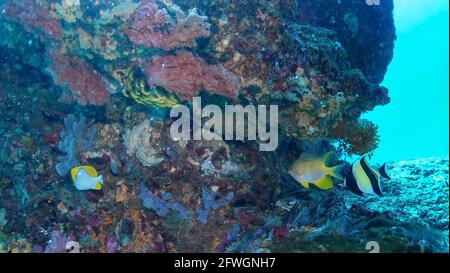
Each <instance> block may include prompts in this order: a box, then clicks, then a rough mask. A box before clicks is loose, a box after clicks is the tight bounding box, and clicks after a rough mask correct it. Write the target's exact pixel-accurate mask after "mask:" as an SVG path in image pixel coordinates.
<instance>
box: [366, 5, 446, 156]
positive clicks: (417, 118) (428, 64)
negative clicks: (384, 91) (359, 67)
mask: <svg viewBox="0 0 450 273" xmlns="http://www.w3.org/2000/svg"><path fill="white" fill-rule="evenodd" d="M448 19H449V17H448V1H445V0H438V1H428V2H425V1H407V0H398V1H394V20H395V22H396V29H397V41H396V44H395V49H394V59H393V60H392V62H391V64H390V65H389V68H388V71H387V73H386V76H385V78H384V82H383V84H384V85H385V86H387V87H388V88H389V89H391V90H396V91H395V92H391V93H390V95H391V103H390V104H389V105H386V106H384V107H380V108H376V109H375V110H374V111H373V112H371V113H369V114H367V116H366V117H367V118H368V119H370V120H373V121H374V122H375V123H376V124H378V125H379V126H380V135H382V138H381V141H380V146H379V148H378V149H377V151H376V152H375V156H374V160H376V161H380V162H382V161H391V160H400V159H413V158H417V157H431V156H444V157H448V150H449V148H448V139H449V137H448V132H449V128H448V123H449V121H448V115H447V113H448V112H449V111H448V94H449V92H448V90H449V86H448V76H447V75H448V72H449V71H448V67H449V65H448V60H449V58H448V52H449V48H448V33H449V30H448ZM419 52H427V54H420V53H419ZM405 69H406V70H405ZM423 93H426V94H427V95H426V96H423V95H422V94H423ZM418 124H420V125H421V126H420V128H419V127H418V126H417V125H418ZM398 138H402V141H401V142H399V141H398Z"/></svg>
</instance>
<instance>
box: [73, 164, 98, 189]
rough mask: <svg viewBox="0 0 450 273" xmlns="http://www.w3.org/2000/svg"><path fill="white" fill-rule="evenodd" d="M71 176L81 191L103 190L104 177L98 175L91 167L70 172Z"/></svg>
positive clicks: (78, 168) (80, 167)
mask: <svg viewBox="0 0 450 273" xmlns="http://www.w3.org/2000/svg"><path fill="white" fill-rule="evenodd" d="M70 176H71V177H72V181H73V183H74V185H75V188H77V190H80V191H85V190H101V189H102V185H103V176H102V175H100V176H99V175H98V174H97V171H96V170H95V169H94V168H93V167H91V166H78V167H75V168H73V169H72V170H70Z"/></svg>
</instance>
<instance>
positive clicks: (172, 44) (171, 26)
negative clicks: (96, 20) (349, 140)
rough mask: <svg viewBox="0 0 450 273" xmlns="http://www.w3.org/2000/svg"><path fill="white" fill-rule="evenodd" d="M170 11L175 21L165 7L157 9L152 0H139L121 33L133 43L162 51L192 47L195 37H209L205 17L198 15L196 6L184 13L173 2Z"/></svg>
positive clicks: (194, 44) (194, 43)
mask: <svg viewBox="0 0 450 273" xmlns="http://www.w3.org/2000/svg"><path fill="white" fill-rule="evenodd" d="M172 10H173V11H174V12H175V15H176V20H174V19H173V18H172V17H171V16H170V15H169V13H168V12H167V10H166V9H164V8H162V9H159V8H158V5H157V4H156V3H155V1H154V0H142V1H141V3H140V5H139V7H138V8H137V10H136V11H135V13H134V14H133V17H132V24H131V26H130V27H129V28H128V29H127V30H125V34H126V35H127V36H128V37H129V38H130V40H131V41H132V42H133V43H135V44H138V45H142V46H145V47H157V48H163V49H165V50H171V49H175V48H180V47H195V46H196V45H197V44H196V41H195V40H196V39H197V38H201V37H209V35H210V31H209V27H210V25H209V24H208V23H207V22H206V19H207V18H206V17H205V16H200V15H198V13H197V10H196V9H191V10H190V11H189V12H188V13H185V12H183V11H182V10H181V9H180V8H179V7H178V6H176V5H173V6H172Z"/></svg>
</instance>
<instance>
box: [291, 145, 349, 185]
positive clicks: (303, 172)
mask: <svg viewBox="0 0 450 273" xmlns="http://www.w3.org/2000/svg"><path fill="white" fill-rule="evenodd" d="M332 154H333V152H327V153H325V154H324V155H323V156H317V155H310V154H302V155H301V156H300V158H299V159H297V160H296V161H295V162H294V163H293V164H292V166H291V167H290V169H289V174H290V175H291V176H292V178H294V179H295V180H296V181H297V182H299V183H300V185H302V186H303V187H305V188H309V184H313V185H315V186H316V187H318V188H319V189H322V190H329V189H331V188H332V187H333V181H332V177H334V178H336V179H339V180H343V179H344V178H343V177H342V175H341V174H340V171H341V168H342V167H343V166H344V164H341V165H338V166H333V167H327V166H326V163H327V161H328V159H329V158H330V156H331V155H332Z"/></svg>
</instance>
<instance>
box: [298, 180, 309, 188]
mask: <svg viewBox="0 0 450 273" xmlns="http://www.w3.org/2000/svg"><path fill="white" fill-rule="evenodd" d="M299 183H300V185H302V187H304V188H307V189H309V183H308V182H306V181H303V182H299Z"/></svg>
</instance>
